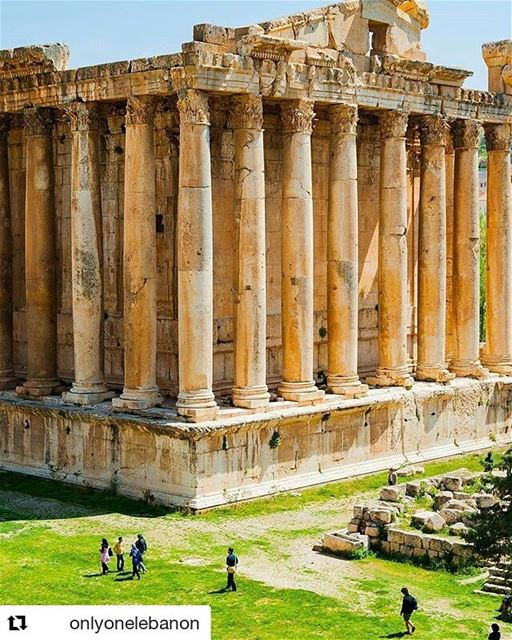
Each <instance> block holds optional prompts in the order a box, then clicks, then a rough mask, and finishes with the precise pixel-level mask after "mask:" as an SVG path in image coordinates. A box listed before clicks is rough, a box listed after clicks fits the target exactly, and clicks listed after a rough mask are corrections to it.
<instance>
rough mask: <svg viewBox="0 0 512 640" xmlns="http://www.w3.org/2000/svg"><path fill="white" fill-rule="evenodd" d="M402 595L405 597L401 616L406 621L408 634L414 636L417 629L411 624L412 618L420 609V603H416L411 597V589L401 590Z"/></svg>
mask: <svg viewBox="0 0 512 640" xmlns="http://www.w3.org/2000/svg"><path fill="white" fill-rule="evenodd" d="M401 593H402V595H403V599H402V609H401V611H400V615H401V616H402V617H403V619H404V622H405V628H406V631H407V633H408V634H412V633H414V632H415V631H416V627H415V626H414V625H413V623H412V622H411V616H412V614H413V613H414V612H415V611H416V609H417V608H418V603H417V602H416V598H414V597H413V596H411V594H410V593H409V589H407V588H406V587H404V588H403V589H401Z"/></svg>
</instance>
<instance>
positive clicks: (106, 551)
mask: <svg viewBox="0 0 512 640" xmlns="http://www.w3.org/2000/svg"><path fill="white" fill-rule="evenodd" d="M147 550H148V544H147V542H146V540H145V538H144V536H143V535H142V533H139V534H138V535H137V540H135V542H134V543H133V544H132V546H131V549H130V558H131V559H132V578H135V576H137V578H138V579H139V580H140V574H141V571H142V573H146V572H147V569H146V565H145V564H144V560H143V559H144V554H145V553H146V551H147ZM114 554H115V556H116V568H117V572H118V573H121V572H123V571H124V541H123V538H122V537H119V538H118V539H117V542H116V544H115V545H114V549H113V550H112V548H111V547H110V545H109V543H108V540H107V539H106V538H102V540H101V546H100V562H101V573H102V575H105V574H106V573H108V572H109V571H110V569H109V568H108V564H109V562H110V560H111V559H112V558H113V556H114Z"/></svg>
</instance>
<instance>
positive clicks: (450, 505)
mask: <svg viewBox="0 0 512 640" xmlns="http://www.w3.org/2000/svg"><path fill="white" fill-rule="evenodd" d="M444 506H445V508H446V509H455V510H456V511H468V512H470V513H471V512H473V511H474V508H473V507H472V506H471V505H470V504H468V502H466V501H463V500H448V502H447V503H446V504H445V505H444Z"/></svg>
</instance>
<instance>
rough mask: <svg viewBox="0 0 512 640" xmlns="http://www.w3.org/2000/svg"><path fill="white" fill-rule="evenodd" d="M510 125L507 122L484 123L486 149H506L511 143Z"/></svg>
mask: <svg viewBox="0 0 512 640" xmlns="http://www.w3.org/2000/svg"><path fill="white" fill-rule="evenodd" d="M511 129H512V127H511V126H510V125H509V124H486V125H484V132H485V143H486V145H487V151H508V150H509V149H510V143H511V141H512V140H511V134H512V131H511Z"/></svg>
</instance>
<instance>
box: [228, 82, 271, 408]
mask: <svg viewBox="0 0 512 640" xmlns="http://www.w3.org/2000/svg"><path fill="white" fill-rule="evenodd" d="M231 107H232V123H233V129H234V132H235V180H236V223H237V245H236V254H237V260H236V261H235V265H236V266H235V268H236V276H235V306H234V315H235V385H234V387H233V404H234V405H235V406H237V407H246V408H248V409H254V408H257V407H262V406H265V405H267V404H268V402H269V398H270V394H269V393H268V389H267V385H266V355H267V353H266V339H267V335H266V320H267V312H266V281H265V278H266V276H265V161H264V156H263V102H262V99H261V97H260V96H250V95H247V96H238V97H236V98H233V100H232V105H231Z"/></svg>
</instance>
